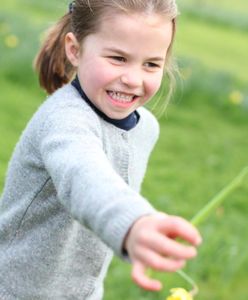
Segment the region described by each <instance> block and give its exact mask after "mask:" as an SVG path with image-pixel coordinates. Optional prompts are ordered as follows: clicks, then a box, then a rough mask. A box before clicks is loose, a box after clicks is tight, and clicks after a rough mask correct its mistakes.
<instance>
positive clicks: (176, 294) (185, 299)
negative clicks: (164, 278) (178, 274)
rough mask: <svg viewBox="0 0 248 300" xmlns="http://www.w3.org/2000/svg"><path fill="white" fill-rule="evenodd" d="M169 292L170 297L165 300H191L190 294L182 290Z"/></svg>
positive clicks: (177, 289) (175, 289) (176, 289)
mask: <svg viewBox="0 0 248 300" xmlns="http://www.w3.org/2000/svg"><path fill="white" fill-rule="evenodd" d="M170 292H171V295H170V296H169V297H167V298H166V300H193V297H192V296H191V294H190V293H189V292H187V291H186V290H185V289H183V288H174V289H171V290H170Z"/></svg>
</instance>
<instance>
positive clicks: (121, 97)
mask: <svg viewBox="0 0 248 300" xmlns="http://www.w3.org/2000/svg"><path fill="white" fill-rule="evenodd" d="M108 94H109V95H110V97H111V98H113V99H114V100H117V101H120V102H124V103H127V102H131V101H133V98H134V96H131V95H126V94H122V93H120V92H113V91H109V92H108Z"/></svg>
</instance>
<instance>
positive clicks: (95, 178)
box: [39, 105, 154, 256]
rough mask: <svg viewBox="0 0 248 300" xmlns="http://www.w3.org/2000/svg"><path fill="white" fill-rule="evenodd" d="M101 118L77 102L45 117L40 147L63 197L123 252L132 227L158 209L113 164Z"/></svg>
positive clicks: (73, 212) (84, 222)
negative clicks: (83, 108)
mask: <svg viewBox="0 0 248 300" xmlns="http://www.w3.org/2000/svg"><path fill="white" fill-rule="evenodd" d="M97 121H98V120H97V118H96V117H95V116H94V114H93V113H92V112H91V111H90V110H88V111H87V110H82V109H79V108H78V106H76V105H75V106H73V105H71V106H60V107H57V109H56V110H54V112H50V113H49V114H48V115H47V116H46V117H45V121H44V123H43V125H42V134H41V135H40V137H39V149H40V150H39V151H40V154H41V157H42V160H43V163H44V166H45V168H46V169H47V171H48V173H49V174H50V176H51V178H52V180H53V183H54V186H55V188H56V191H57V195H58V199H59V201H60V202H61V203H62V204H63V205H64V207H65V208H66V209H67V210H68V212H69V213H70V214H71V215H72V216H73V218H75V219H76V220H78V221H79V222H80V223H81V224H82V225H83V226H86V227H88V228H89V229H91V230H92V231H93V232H95V234H96V235H97V236H98V237H100V238H101V240H103V241H104V242H105V243H106V244H107V245H108V246H109V247H110V248H112V249H113V250H114V252H115V253H116V254H117V255H119V256H121V255H122V244H123V240H124V238H125V235H126V233H127V232H128V230H129V228H130V227H131V225H132V224H133V223H134V222H135V220H137V219H138V218H139V217H141V216H143V215H146V214H151V213H153V212H154V209H153V208H152V206H151V205H150V204H149V203H148V201H147V200H146V199H144V198H143V197H142V196H140V195H139V194H138V193H137V192H135V191H134V190H133V189H131V188H130V187H129V186H128V185H127V184H126V183H125V181H124V180H123V179H122V178H121V177H120V176H119V175H118V174H117V173H116V172H115V170H114V169H113V168H112V166H111V164H110V162H109V160H108V158H107V157H106V154H105V153H104V151H103V145H102V140H101V130H100V126H99V125H98V123H97ZM113 138H114V137H113Z"/></svg>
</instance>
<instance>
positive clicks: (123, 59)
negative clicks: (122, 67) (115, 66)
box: [110, 56, 126, 62]
mask: <svg viewBox="0 0 248 300" xmlns="http://www.w3.org/2000/svg"><path fill="white" fill-rule="evenodd" d="M110 58H111V59H112V60H115V61H117V62H125V61H126V59H125V57H122V56H110Z"/></svg>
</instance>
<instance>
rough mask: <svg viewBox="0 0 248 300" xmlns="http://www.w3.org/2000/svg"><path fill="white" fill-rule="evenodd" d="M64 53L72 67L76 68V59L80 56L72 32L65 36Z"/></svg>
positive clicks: (78, 46)
mask: <svg viewBox="0 0 248 300" xmlns="http://www.w3.org/2000/svg"><path fill="white" fill-rule="evenodd" d="M65 53H66V56H67V58H68V60H69V61H70V63H71V64H72V65H73V66H74V67H78V59H79V55H80V45H79V43H78V41H77V39H76V37H75V35H74V34H73V33H72V32H69V33H67V34H66V36H65Z"/></svg>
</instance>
